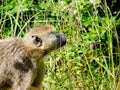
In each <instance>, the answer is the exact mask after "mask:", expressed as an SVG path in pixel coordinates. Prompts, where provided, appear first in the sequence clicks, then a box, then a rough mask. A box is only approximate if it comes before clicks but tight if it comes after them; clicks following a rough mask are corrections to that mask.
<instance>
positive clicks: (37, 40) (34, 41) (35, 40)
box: [32, 35, 42, 46]
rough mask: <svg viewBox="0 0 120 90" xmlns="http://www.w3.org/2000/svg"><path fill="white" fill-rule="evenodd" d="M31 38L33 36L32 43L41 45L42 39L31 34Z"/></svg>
mask: <svg viewBox="0 0 120 90" xmlns="http://www.w3.org/2000/svg"><path fill="white" fill-rule="evenodd" d="M32 38H33V43H34V44H35V45H36V46H41V45H42V40H41V38H40V37H39V36H37V35H33V36H32Z"/></svg>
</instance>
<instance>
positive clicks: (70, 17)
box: [0, 0, 120, 90]
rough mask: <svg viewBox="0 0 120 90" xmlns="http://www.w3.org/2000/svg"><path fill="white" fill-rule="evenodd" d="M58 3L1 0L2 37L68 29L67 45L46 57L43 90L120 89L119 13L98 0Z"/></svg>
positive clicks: (75, 0) (46, 0)
mask: <svg viewBox="0 0 120 90" xmlns="http://www.w3.org/2000/svg"><path fill="white" fill-rule="evenodd" d="M55 1H56V0H55ZM55 1H54V0H44V1H39V2H35V1H33V0H31V1H29V2H28V1H27V0H21V1H14V0H13V1H9V0H6V1H3V2H2V1H1V4H0V9H1V11H0V38H7V37H13V36H21V37H22V36H24V34H25V33H26V32H27V31H28V29H29V28H30V27H33V26H35V25H38V24H46V23H47V24H52V25H54V26H55V27H56V32H63V33H65V35H66V37H67V45H66V46H65V47H63V48H62V49H59V50H56V51H54V52H52V54H50V55H47V56H46V57H45V64H46V68H47V72H46V75H45V80H44V83H43V85H44V90H119V88H120V78H119V77H120V70H119V69H120V65H119V59H120V52H119V37H118V35H119V33H118V32H117V29H116V26H117V25H119V19H118V20H116V17H117V16H112V14H111V11H110V9H109V8H108V7H107V5H106V6H102V5H101V4H100V1H99V0H96V2H94V3H91V2H90V1H88V0H73V1H71V0H66V1H65V0H61V1H57V2H55ZM118 13H119V12H118Z"/></svg>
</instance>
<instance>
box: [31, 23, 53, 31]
mask: <svg viewBox="0 0 120 90" xmlns="http://www.w3.org/2000/svg"><path fill="white" fill-rule="evenodd" d="M31 30H32V31H33V32H44V31H45V32H51V31H54V30H55V28H54V26H52V25H40V26H36V27H33V28H32V29H31Z"/></svg>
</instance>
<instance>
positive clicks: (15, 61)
mask: <svg viewBox="0 0 120 90" xmlns="http://www.w3.org/2000/svg"><path fill="white" fill-rule="evenodd" d="M53 31H54V27H53V26H51V25H40V26H37V27H33V28H32V29H30V32H28V33H27V34H26V35H25V37H23V38H20V37H16V38H8V39H3V40H0V88H5V86H6V85H10V86H12V90H28V89H29V88H30V86H31V85H33V86H34V87H33V86H32V88H34V89H35V87H38V88H40V87H41V84H42V81H43V78H44V73H45V66H44V61H43V60H42V57H43V56H45V55H46V54H47V53H49V52H51V51H52V50H54V49H57V48H59V47H61V46H63V45H65V43H66V38H65V36H64V35H63V34H56V33H53ZM36 89H37V88H36Z"/></svg>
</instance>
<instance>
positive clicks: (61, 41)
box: [56, 34, 66, 48]
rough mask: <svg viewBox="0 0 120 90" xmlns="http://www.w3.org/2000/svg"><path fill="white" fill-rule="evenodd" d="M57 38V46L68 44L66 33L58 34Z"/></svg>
mask: <svg viewBox="0 0 120 90" xmlns="http://www.w3.org/2000/svg"><path fill="white" fill-rule="evenodd" d="M56 38H57V41H56V42H57V48H59V47H62V46H64V45H65V44H66V37H65V35H64V34H56Z"/></svg>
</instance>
